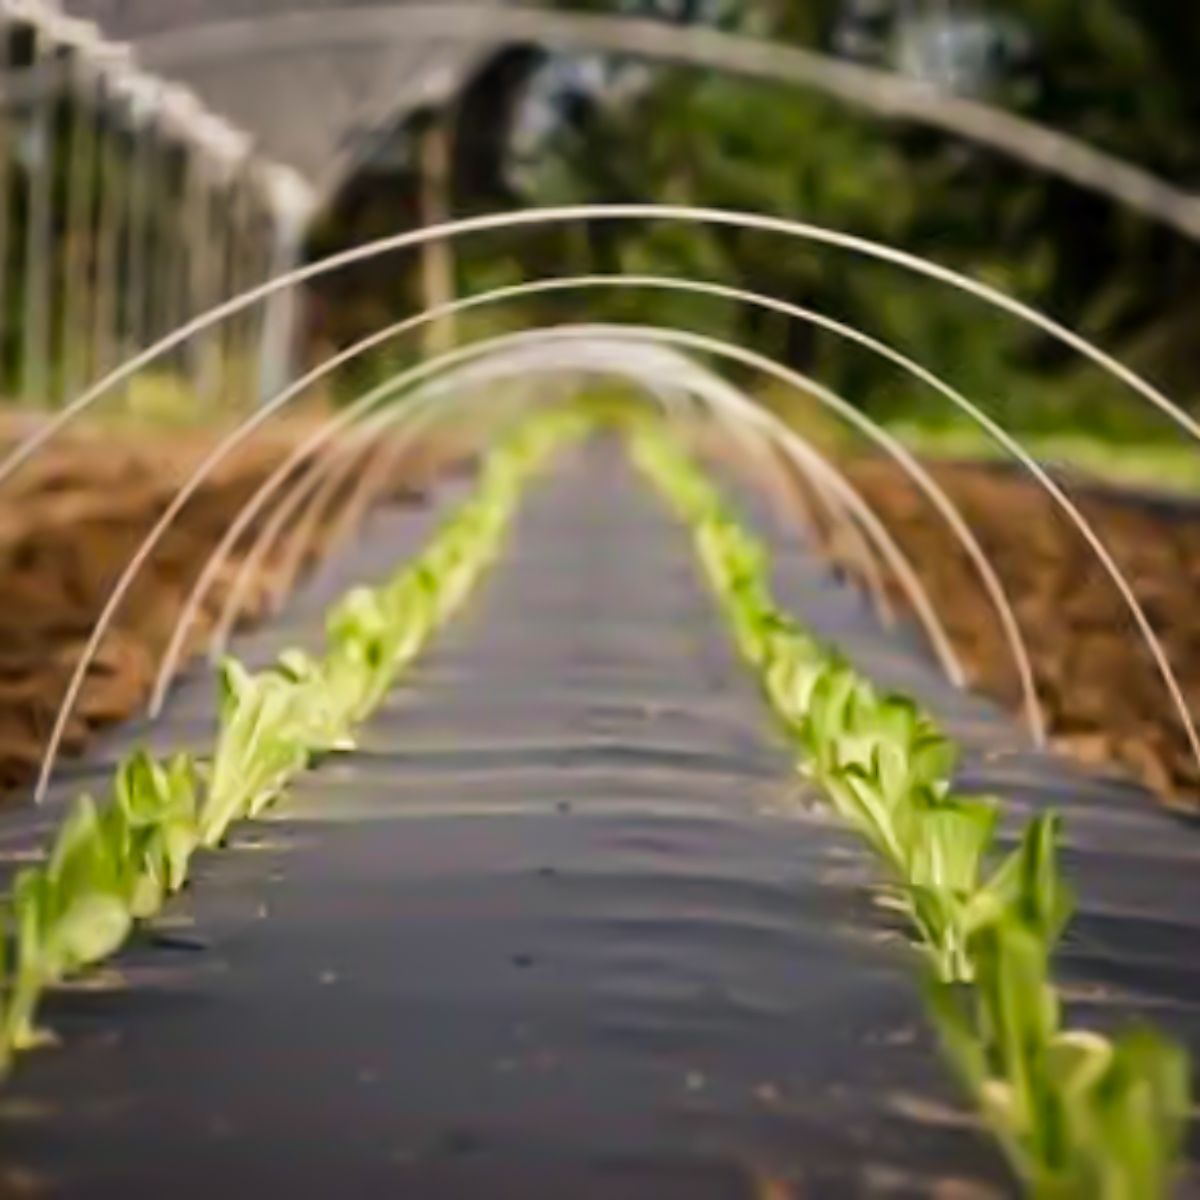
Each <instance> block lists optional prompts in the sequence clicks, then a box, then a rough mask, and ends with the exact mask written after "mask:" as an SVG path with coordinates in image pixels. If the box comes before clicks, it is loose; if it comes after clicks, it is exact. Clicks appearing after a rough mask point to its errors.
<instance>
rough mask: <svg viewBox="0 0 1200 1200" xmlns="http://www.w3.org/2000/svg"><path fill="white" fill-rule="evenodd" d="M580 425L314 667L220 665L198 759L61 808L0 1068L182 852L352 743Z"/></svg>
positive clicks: (162, 882)
mask: <svg viewBox="0 0 1200 1200" xmlns="http://www.w3.org/2000/svg"><path fill="white" fill-rule="evenodd" d="M583 426H584V419H583V418H582V417H580V416H578V415H577V414H574V413H565V412H564V413H554V414H548V415H543V416H540V417H538V418H534V419H532V420H530V421H529V422H527V423H525V424H523V425H522V426H521V427H520V428H519V429H518V430H517V431H516V433H515V434H513V435H512V436H511V437H510V438H509V439H508V440H507V441H505V442H504V443H503V444H502V445H501V446H500V447H498V448H497V449H496V450H494V451H493V452H492V453H491V454H490V455H489V457H488V458H487V460H486V463H485V465H484V467H483V470H482V474H481V477H480V480H479V483H478V486H477V490H476V491H475V493H474V495H473V496H472V497H471V498H470V499H469V500H468V501H467V502H465V503H464V504H463V505H462V506H461V507H460V508H459V509H458V510H457V511H456V512H455V513H454V514H452V516H451V517H450V518H449V519H448V521H447V522H446V523H445V524H444V525H443V526H442V527H441V528H440V529H439V530H438V532H437V533H436V535H435V536H434V538H433V539H432V540H431V542H430V543H429V545H428V546H427V547H426V548H425V549H424V551H423V552H422V553H421V554H420V555H418V556H417V557H416V558H415V559H413V560H412V561H410V562H409V563H407V564H406V565H405V567H404V568H403V569H402V570H400V571H399V572H398V573H397V574H396V575H395V576H394V577H393V578H392V579H390V580H389V581H387V582H385V583H384V584H382V585H380V586H378V587H374V588H369V587H359V588H355V589H353V590H352V591H350V592H349V593H348V594H347V595H346V596H345V597H344V598H343V599H342V600H341V601H340V602H339V603H337V604H336V605H335V606H334V607H333V609H332V610H331V611H330V613H329V616H328V620H327V646H326V649H325V653H324V654H323V655H322V656H321V657H319V658H315V657H311V656H309V655H308V654H306V653H304V652H303V651H299V650H289V651H287V652H285V653H284V654H283V655H281V656H280V658H279V660H278V662H277V663H276V664H275V665H274V666H273V667H271V668H269V669H267V670H264V671H261V672H259V673H257V674H251V673H249V672H248V671H247V670H246V669H245V668H244V667H242V666H241V664H239V663H238V662H236V661H235V660H232V659H230V660H227V661H226V662H225V663H224V664H223V665H222V668H221V673H220V708H219V728H218V732H217V735H216V740H215V744H214V746H213V751H212V755H211V758H209V759H206V760H204V761H200V760H197V759H195V758H193V757H192V756H190V755H184V754H180V755H177V756H175V757H173V758H171V759H170V760H169V761H165V762H159V761H155V760H154V759H152V758H151V757H150V756H149V755H147V754H146V753H144V752H140V751H139V752H135V753H134V754H132V755H131V756H129V757H128V758H127V759H126V760H124V761H123V762H122V763H121V764H120V766H119V767H118V769H117V772H116V776H115V779H114V781H113V787H112V793H111V795H110V796H109V797H108V798H107V799H106V800H105V801H103V802H102V803H97V802H95V801H94V800H93V799H92V798H91V797H89V796H82V797H80V798H79V799H78V800H77V801H76V803H75V804H74V806H73V807H72V808H71V810H70V811H69V813H68V815H67V816H66V818H65V819H64V821H63V822H62V824H61V825H60V827H59V829H58V830H57V833H56V836H55V838H54V840H53V844H52V846H51V848H50V850H49V853H48V855H47V857H46V859H45V861H44V862H43V863H41V864H39V865H37V866H34V867H29V868H26V869H23V870H21V871H20V872H19V873H18V874H17V876H16V878H15V880H14V883H13V887H12V893H11V897H10V899H9V900H8V903H7V904H6V905H4V906H3V907H0V980H2V982H3V995H2V999H0V1066H2V1067H4V1068H7V1067H8V1066H9V1065H10V1063H11V1060H12V1058H13V1056H14V1054H16V1053H18V1052H20V1051H22V1050H26V1049H28V1048H30V1047H32V1046H35V1045H37V1044H39V1043H40V1042H43V1041H45V1040H46V1039H47V1038H48V1037H50V1036H51V1035H49V1034H47V1033H44V1032H42V1031H41V1030H39V1029H38V1027H37V1024H36V1017H37V1010H38V1005H39V1001H40V999H41V997H42V996H43V994H44V993H45V992H46V990H47V989H49V988H52V987H54V986H55V985H57V984H59V983H61V982H63V981H64V980H66V979H68V978H70V977H71V976H73V975H75V974H77V973H79V972H80V971H82V970H84V969H86V968H87V967H89V966H91V965H93V964H95V963H98V962H100V961H101V960H103V959H106V958H108V957H109V956H110V955H112V954H113V953H115V952H116V951H117V950H118V949H119V948H120V947H121V946H122V945H123V944H124V942H125V941H126V939H127V938H128V937H129V936H130V934H131V932H132V931H133V929H134V928H135V926H136V925H137V923H138V922H139V921H144V920H146V919H148V918H150V917H153V916H154V915H155V914H156V913H157V912H158V911H159V910H160V909H161V908H162V906H163V904H164V903H165V902H166V901H167V899H168V898H169V897H170V896H171V895H172V894H174V893H175V892H177V891H178V890H179V889H180V888H181V887H182V886H183V885H184V884H185V883H186V881H187V878H188V873H189V867H190V864H191V861H192V858H193V855H194V854H195V853H196V852H197V851H198V850H201V849H211V848H213V847H216V846H219V845H220V844H221V843H222V841H223V840H224V838H225V836H226V833H227V831H228V830H229V828H230V826H231V825H233V824H234V823H235V822H237V821H240V820H243V819H248V818H253V817H255V816H257V815H259V814H260V813H261V812H262V811H263V810H264V808H266V807H267V806H268V805H269V804H271V803H272V801H274V800H275V799H276V798H277V797H278V796H279V794H280V792H281V790H282V789H283V788H284V787H285V786H286V784H287V782H288V781H289V780H290V779H291V778H293V777H294V776H295V775H296V774H297V773H298V772H300V771H302V770H303V769H304V768H305V767H306V766H307V765H309V764H310V763H311V762H312V761H314V759H316V758H318V757H320V756H321V755H324V754H327V753H329V752H332V751H338V750H346V749H349V748H352V747H353V745H354V732H355V729H356V727H357V725H358V724H359V723H360V722H361V721H363V720H364V719H365V718H366V717H367V716H368V715H369V714H370V713H371V712H373V711H374V710H375V708H376V707H377V706H378V705H379V704H380V702H381V701H382V699H383V698H384V696H385V695H386V693H387V691H388V689H389V688H390V687H391V686H392V684H393V683H394V682H395V680H396V678H397V676H398V675H399V674H400V672H401V671H402V670H403V669H404V667H405V666H406V665H407V664H408V663H410V662H411V661H412V660H413V658H414V657H415V656H416V655H417V654H418V653H419V652H420V651H421V649H422V648H423V647H424V646H425V644H426V643H427V642H428V641H429V639H430V637H431V636H432V634H433V633H434V632H435V631H436V630H437V629H438V628H439V627H440V626H441V625H442V624H443V623H444V622H445V621H446V620H447V619H448V618H449V617H450V616H451V615H452V614H453V613H454V612H455V610H456V609H457V608H458V607H459V605H460V604H461V603H462V602H463V600H464V598H465V597H466V596H467V594H468V593H469V591H470V590H471V588H472V586H473V585H474V584H475V582H476V580H477V579H478V578H479V577H480V575H481V573H482V572H483V570H484V569H485V568H486V567H487V566H488V564H489V563H490V562H491V561H492V560H493V559H494V557H495V555H496V553H497V551H498V549H499V547H500V544H501V542H502V539H503V536H504V533H505V530H506V528H507V526H508V524H509V520H510V518H511V516H512V513H513V510H514V507H515V505H516V503H517V500H518V498H519V495H520V492H521V488H522V485H523V483H524V481H525V480H526V478H527V477H528V475H529V474H530V473H531V472H532V471H533V470H534V469H536V467H537V466H538V465H539V464H540V463H541V462H542V461H543V460H544V458H545V457H546V456H547V455H548V454H549V452H550V451H551V450H552V449H554V448H555V447H556V446H557V445H558V444H560V443H561V442H562V441H564V440H565V439H569V438H571V437H574V436H577V435H578V434H580V433H581V432H582V431H583Z"/></svg>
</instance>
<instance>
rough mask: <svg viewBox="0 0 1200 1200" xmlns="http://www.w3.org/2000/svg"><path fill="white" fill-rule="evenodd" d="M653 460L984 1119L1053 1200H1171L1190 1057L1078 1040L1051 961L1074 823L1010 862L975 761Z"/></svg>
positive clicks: (646, 459)
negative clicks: (859, 848) (906, 947)
mask: <svg viewBox="0 0 1200 1200" xmlns="http://www.w3.org/2000/svg"><path fill="white" fill-rule="evenodd" d="M631 440H632V452H633V455H634V458H635V460H636V462H637V463H638V465H639V466H640V467H641V468H642V469H643V471H644V472H645V473H646V474H647V475H648V476H649V477H650V478H651V480H652V481H653V482H654V483H655V484H656V485H657V487H658V488H659V490H660V491H662V492H663V493H664V494H665V496H666V498H667V500H668V502H669V503H670V505H671V507H672V508H673V509H674V510H675V512H676V513H677V515H678V516H679V517H681V518H682V519H683V520H684V521H685V522H686V523H687V524H688V525H689V526H690V527H691V529H692V532H693V536H694V541H695V545H696V549H697V552H698V554H699V557H700V559H701V561H702V563H703V566H704V570H705V573H706V574H707V576H708V579H709V581H710V582H711V584H712V586H713V588H714V590H715V591H716V593H717V596H718V598H719V601H720V604H721V607H722V609H723V612H724V614H725V616H726V618H727V619H728V621H729V623H730V625H731V627H732V630H733V634H734V637H735V640H736V642H737V645H738V648H739V650H740V652H741V654H742V655H743V656H744V658H745V659H746V660H747V661H748V662H749V663H750V664H751V665H752V666H753V667H754V669H755V670H756V672H757V673H758V676H759V679H760V681H761V684H762V687H763V690H764V692H765V694H766V696H767V698H768V701H769V703H770V704H771V707H772V708H773V710H774V711H775V713H776V714H777V715H778V717H779V718H780V720H781V721H782V723H783V726H784V728H785V730H786V731H787V733H788V735H789V737H790V740H791V742H792V744H793V746H794V748H795V751H796V753H797V760H798V763H797V765H798V768H799V770H800V771H801V772H802V773H803V774H805V775H806V776H808V777H809V778H811V779H812V780H813V781H814V782H815V783H816V784H817V785H818V787H819V788H820V789H821V791H822V792H823V793H824V795H825V796H826V797H827V798H828V799H829V801H830V802H831V803H832V804H833V806H834V807H835V808H836V810H837V811H838V812H839V813H840V814H841V816H842V817H843V818H844V819H845V820H846V821H847V822H848V823H849V824H850V825H852V826H853V827H854V828H855V829H856V830H857V831H858V832H859V833H861V835H862V836H863V837H864V838H865V839H866V841H867V842H868V843H869V845H870V846H871V848H872V849H873V850H874V852H875V853H876V854H877V855H878V857H879V858H880V859H881V860H882V862H883V864H884V866H885V867H886V871H887V876H888V886H887V896H888V898H889V899H890V900H891V901H892V902H894V903H895V904H896V905H897V906H898V907H899V908H900V909H902V910H903V911H904V913H905V914H906V915H907V917H908V919H909V920H910V922H911V925H912V927H913V930H914V931H915V934H916V938H917V941H918V944H919V945H920V947H921V948H922V951H923V958H924V960H925V962H924V976H925V992H926V996H927V1000H928V1009H929V1013H930V1016H931V1017H932V1019H933V1020H934V1022H935V1024H936V1026H937V1028H938V1030H939V1033H940V1035H941V1038H942V1042H943V1044H944V1046H945V1048H946V1051H947V1052H948V1054H949V1056H950V1058H951V1059H952V1061H953V1063H954V1065H955V1067H956V1068H957V1070H958V1071H959V1073H960V1074H961V1076H962V1078H963V1080H964V1081H965V1083H966V1085H967V1086H968V1088H969V1090H970V1092H971V1094H972V1096H973V1098H974V1101H975V1102H976V1104H977V1106H978V1108H979V1111H980V1113H981V1115H982V1117H983V1119H984V1121H985V1122H986V1124H987V1125H988V1126H989V1128H990V1129H991V1130H992V1131H993V1132H994V1134H995V1135H996V1137H997V1138H998V1139H999V1141H1000V1142H1001V1144H1002V1146H1003V1148H1004V1150H1005V1152H1006V1154H1007V1156H1008V1158H1009V1161H1010V1163H1011V1164H1012V1166H1013V1168H1014V1170H1015V1171H1016V1172H1017V1174H1018V1175H1019V1176H1020V1178H1021V1179H1022V1181H1023V1182H1024V1184H1025V1186H1026V1187H1027V1189H1028V1192H1029V1194H1030V1195H1032V1196H1034V1197H1037V1198H1039V1200H1043V1198H1045V1200H1050V1198H1063V1200H1065V1198H1070V1200H1151V1198H1153V1197H1161V1196H1165V1195H1167V1194H1168V1192H1169V1189H1170V1187H1171V1181H1172V1179H1173V1177H1174V1174H1175V1170H1176V1159H1177V1157H1178V1155H1179V1152H1180V1146H1181V1142H1182V1138H1183V1133H1184V1130H1185V1127H1186V1121H1187V1118H1188V1113H1189V1109H1190V1100H1189V1069H1188V1062H1187V1056H1186V1054H1185V1053H1184V1051H1183V1050H1182V1048H1180V1047H1179V1046H1177V1045H1175V1044H1174V1043H1172V1042H1171V1041H1169V1040H1167V1039H1166V1038H1164V1037H1163V1036H1161V1035H1159V1034H1157V1033H1155V1032H1153V1031H1151V1030H1144V1029H1139V1030H1133V1031H1130V1032H1128V1033H1126V1034H1124V1035H1123V1036H1121V1037H1119V1038H1117V1039H1115V1040H1110V1039H1108V1038H1105V1037H1102V1036H1100V1035H1098V1034H1096V1033H1092V1032H1089V1031H1084V1030H1076V1029H1069V1028H1066V1027H1065V1026H1064V1020H1063V1012H1062V1008H1063V1004H1062V998H1061V995H1060V993H1059V991H1058V990H1057V989H1056V987H1055V985H1054V984H1053V982H1052V980H1051V970H1050V969H1051V958H1052V954H1053V952H1054V949H1055V946H1056V943H1057V942H1058V940H1059V938H1060V936H1061V934H1062V932H1063V929H1064V927H1065V926H1066V924H1067V921H1068V919H1069V917H1070V914H1071V911H1072V899H1071V895H1070V891H1069V888H1068V887H1067V885H1066V883H1065V881H1064V879H1063V877H1062V873H1061V869H1060V866H1059V862H1058V856H1057V843H1058V837H1059V827H1060V820H1059V818H1058V816H1057V815H1056V814H1054V813H1052V812H1048V813H1044V814H1042V815H1040V816H1038V817H1036V818H1035V819H1034V820H1033V821H1031V822H1030V824H1029V826H1028V827H1027V828H1026V829H1025V831H1024V834H1023V836H1022V837H1021V839H1020V842H1019V845H1018V846H1017V848H1016V849H1015V850H1014V851H1012V852H1011V853H1010V854H1009V855H1008V856H1007V857H1004V858H1002V859H1000V860H999V861H995V859H996V854H995V842H996V835H997V827H998V824H999V820H1000V815H1001V813H1000V806H999V804H998V803H997V802H996V801H995V800H994V799H990V798H983V797H977V796H963V795H960V794H958V793H957V792H956V791H955V790H954V787H953V779H954V774H955V769H956V765H957V757H958V755H957V750H956V747H955V746H954V745H953V744H952V743H951V742H950V741H949V740H948V739H947V738H946V737H945V736H944V735H943V734H942V732H941V731H940V730H939V728H938V727H937V725H936V724H935V722H934V721H933V720H932V719H931V717H930V716H929V715H928V714H927V713H925V712H923V711H922V710H921V709H920V708H919V707H918V706H917V705H916V704H915V703H914V702H913V701H912V700H910V699H908V698H907V697H904V696H899V695H891V694H883V693H881V692H880V691H878V690H877V689H876V688H875V687H874V686H872V684H871V683H870V682H869V681H867V680H866V679H864V678H863V677H862V676H860V675H859V674H858V673H857V672H856V670H855V669H854V668H853V667H852V666H851V665H850V664H849V663H848V662H847V661H846V660H845V659H844V658H843V657H842V656H841V655H840V654H839V653H838V652H837V651H836V650H835V649H833V648H831V647H829V646H826V645H823V644H822V643H820V642H819V641H818V640H816V639H815V638H813V637H812V636H810V635H809V634H808V633H807V632H806V631H805V630H804V629H802V628H801V627H800V626H799V625H798V624H797V623H796V622H795V621H794V620H793V619H792V618H791V617H789V616H788V615H787V614H786V613H784V612H783V611H781V610H780V608H779V607H778V605H777V604H776V602H775V600H774V598H773V596H772V591H771V582H770V563H769V558H768V554H767V550H766V548H765V546H764V545H763V544H762V543H760V542H759V541H758V540H757V539H755V538H754V537H752V536H751V535H750V534H748V533H747V532H746V531H745V530H744V529H743V527H742V526H741V524H740V523H739V522H738V521H737V520H736V519H735V518H734V517H733V516H731V515H730V512H729V510H728V509H727V508H726V505H725V503H724V501H723V499H722V497H721V496H720V494H719V493H718V491H717V490H716V489H715V488H714V487H713V486H712V485H711V484H710V483H709V482H708V480H707V479H706V477H705V476H704V474H703V473H702V472H701V471H700V470H699V469H698V468H697V466H696V465H695V464H694V463H693V462H692V461H691V460H690V459H689V457H688V456H687V455H686V453H685V452H684V451H683V450H682V449H681V448H680V447H678V446H677V445H676V444H674V443H673V442H672V441H670V440H669V439H668V438H667V436H666V435H665V433H664V432H663V431H662V430H661V429H659V428H657V427H654V426H649V425H646V426H639V427H637V428H636V429H635V431H634V432H633V434H632V437H631Z"/></svg>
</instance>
